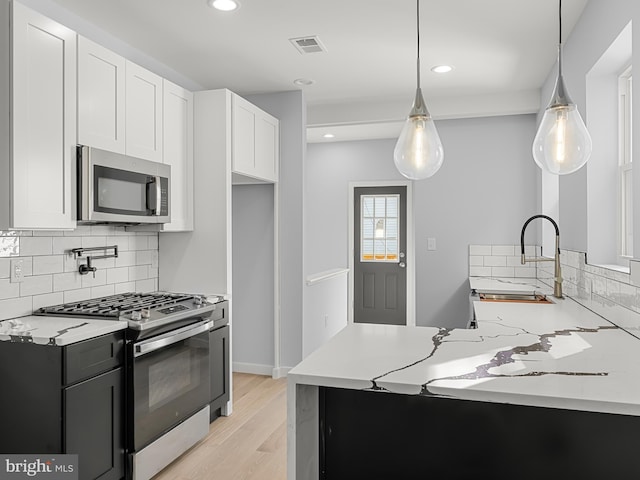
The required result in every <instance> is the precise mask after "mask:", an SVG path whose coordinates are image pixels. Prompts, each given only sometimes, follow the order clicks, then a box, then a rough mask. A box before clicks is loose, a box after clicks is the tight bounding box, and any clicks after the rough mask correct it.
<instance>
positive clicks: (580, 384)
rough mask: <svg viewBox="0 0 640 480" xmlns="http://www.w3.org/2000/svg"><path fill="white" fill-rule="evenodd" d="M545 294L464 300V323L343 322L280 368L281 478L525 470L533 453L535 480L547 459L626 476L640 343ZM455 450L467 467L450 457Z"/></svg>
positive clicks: (639, 425)
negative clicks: (468, 313)
mask: <svg viewBox="0 0 640 480" xmlns="http://www.w3.org/2000/svg"><path fill="white" fill-rule="evenodd" d="M552 300H553V302H554V303H551V304H533V305H531V304H520V303H499V302H476V303H475V304H474V308H475V313H476V318H477V320H478V328H477V329H446V328H437V327H398V326H391V325H372V324H353V325H349V326H348V327H346V328H345V329H344V330H343V331H341V332H340V333H339V334H337V335H336V336H335V337H334V338H333V339H331V340H330V341H329V342H328V343H327V344H325V345H324V346H323V347H321V348H320V349H319V350H317V351H316V352H314V353H312V354H311V355H309V357H307V358H306V359H305V360H304V361H303V362H301V363H300V364H299V365H298V366H296V367H295V368H294V369H292V370H291V371H290V372H289V375H288V472H289V477H288V478H290V479H297V480H302V479H315V478H322V475H321V473H320V472H321V469H322V470H325V469H327V468H329V470H330V473H331V474H327V475H326V478H348V475H351V476H352V477H353V472H354V471H361V472H363V474H364V471H365V470H366V472H367V475H370V474H371V473H372V472H379V473H382V472H387V474H388V473H389V472H391V471H393V470H394V468H397V467H398V463H399V462H400V460H398V459H399V458H400V459H403V461H404V459H408V460H409V461H414V462H418V463H421V464H424V465H425V466H427V465H430V467H429V468H430V471H431V472H432V473H433V474H434V475H436V477H437V476H438V475H442V474H443V473H444V472H445V471H446V472H448V473H449V476H448V477H447V478H467V474H469V475H470V474H471V473H473V472H475V473H486V474H503V475H514V476H515V475H518V476H519V478H535V476H531V477H528V476H527V473H526V471H528V470H530V469H531V465H533V464H539V462H540V461H541V462H542V464H540V468H541V469H542V470H541V472H544V474H543V477H544V478H556V477H554V476H553V474H552V473H551V472H549V471H547V469H548V468H553V469H556V470H558V471H559V470H562V472H563V473H564V474H566V475H568V476H567V477H566V478H598V477H597V475H598V474H599V473H598V472H597V471H596V470H597V469H596V470H594V467H593V465H592V463H594V462H595V463H594V464H595V465H606V467H604V468H605V469H606V472H607V474H613V476H609V478H636V477H637V475H636V474H637V472H638V471H640V465H639V463H638V460H637V459H636V457H637V455H636V454H635V453H634V452H635V451H637V449H634V447H633V445H636V444H637V441H634V440H635V437H637V432H638V431H639V430H638V429H640V382H639V381H638V379H640V348H639V347H640V343H638V342H639V341H638V339H637V338H635V337H633V336H631V335H630V334H628V333H627V332H626V331H624V330H622V329H620V328H618V327H616V326H614V325H613V324H611V323H609V322H608V321H607V320H605V319H603V318H602V317H600V316H598V315H596V314H594V313H593V312H591V311H589V310H587V309H586V308H584V307H582V306H581V305H579V304H578V303H576V302H575V301H573V300H572V299H570V298H565V299H555V298H552ZM372 412H375V414H372ZM420 412H425V414H424V416H422V413H420ZM415 415H419V416H420V418H416V417H415ZM412 419H413V420H412ZM443 419H444V420H443ZM412 423H413V425H412ZM418 425H420V427H419V428H418V430H417V431H416V429H415V428H414V427H415V426H418ZM347 430H348V432H347V433H348V435H347V436H345V437H344V438H342V439H338V440H337V441H336V442H334V439H333V437H338V436H339V435H338V433H343V432H345V431H347ZM354 430H355V431H356V432H355V433H354ZM358 430H359V431H360V433H359V432H357V431H358ZM446 432H449V433H446ZM403 436H407V437H408V438H410V439H411V440H410V442H409V443H407V442H405V441H403V440H402V437H403ZM416 442H417V445H418V447H417V450H415V449H413V447H412V445H414V444H415V443H416ZM334 443H335V445H334ZM362 444H364V445H362ZM349 445H351V447H349ZM380 445H383V447H380ZM537 445H541V447H542V451H539V450H535V451H533V450H532V449H533V448H537V447H536V446H537ZM627 445H628V448H627ZM436 447H437V448H436ZM443 447H446V448H443ZM345 449H347V450H349V449H350V450H351V452H346V453H345V454H344V456H345V458H348V457H351V458H352V460H353V461H352V462H351V467H347V471H346V473H345V475H344V476H341V473H340V472H335V470H333V467H334V466H335V465H337V466H338V467H339V469H340V468H343V467H345V465H343V463H345V460H344V459H343V458H342V457H341V456H340V455H341V454H340V453H339V452H340V451H341V450H342V451H344V450H345ZM391 450H394V452H393V453H390V454H389V455H386V454H385V453H384V452H386V451H391ZM403 450H404V451H405V454H406V455H405V456H404V457H403V454H402V451H403ZM420 452H421V453H420ZM430 452H432V453H430ZM445 452H447V456H446V457H444V458H443V457H442V456H441V455H442V454H443V453H445ZM473 452H476V455H475V456H474V455H472V456H471V457H469V454H470V453H473ZM518 453H519V455H518ZM432 455H435V456H432ZM438 455H440V457H438ZM507 455H508V456H509V458H510V461H509V462H506V463H505V462H504V460H505V458H506V456H507ZM416 457H417V458H416ZM465 457H466V458H472V459H475V460H473V461H474V462H475V463H472V464H468V463H466V462H461V461H457V462H456V461H455V459H456V458H458V459H463V458H465ZM479 457H481V458H482V459H484V460H480V459H479ZM513 457H516V458H513ZM487 458H493V461H487ZM550 458H551V459H552V460H553V461H550ZM581 458H582V459H583V460H584V462H583V465H582V466H581V468H577V469H576V470H575V471H574V470H569V468H570V466H571V468H573V467H576V464H577V463H579V462H580V459H581ZM496 459H497V460H499V461H497V460H496ZM362 460H365V461H368V462H369V463H368V464H367V465H365V466H366V468H364V469H363V470H358V468H360V467H363V465H362V463H363V462H362ZM341 462H342V463H341ZM359 462H360V463H359ZM394 462H395V463H396V465H394ZM432 462H434V463H432ZM483 462H484V463H483ZM625 462H626V463H625ZM376 464H378V465H376ZM327 465H329V467H328V466H327ZM518 465H521V466H522V468H523V469H525V470H526V471H525V470H523V471H519V470H517V469H518ZM378 466H380V467H381V468H380V469H377V468H378ZM616 469H618V470H616ZM620 469H622V470H620ZM407 471H410V469H409V470H405V473H406V472H407ZM583 471H588V472H590V474H592V475H593V476H575V475H580V474H581V473H580V472H583ZM334 472H335V473H334ZM541 472H538V474H540V473H541ZM620 472H624V473H625V474H629V475H635V476H630V477H624V476H623V477H619V476H618V477H616V473H620ZM397 473H398V470H396V474H397ZM571 475H574V476H571ZM401 476H402V475H401ZM401 476H397V477H396V478H401ZM356 477H357V475H356ZM362 478H364V477H362ZM434 478H435V477H434ZM440 478H442V477H440ZM538 478H539V477H538Z"/></svg>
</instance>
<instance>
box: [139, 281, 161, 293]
mask: <svg viewBox="0 0 640 480" xmlns="http://www.w3.org/2000/svg"><path fill="white" fill-rule="evenodd" d="M156 290H158V282H157V280H156V279H155V278H149V279H147V280H138V281H136V292H143V293H147V292H155V291H156Z"/></svg>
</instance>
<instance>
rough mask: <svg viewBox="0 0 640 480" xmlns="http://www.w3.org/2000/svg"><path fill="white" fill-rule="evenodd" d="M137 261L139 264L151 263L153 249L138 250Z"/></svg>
mask: <svg viewBox="0 0 640 480" xmlns="http://www.w3.org/2000/svg"><path fill="white" fill-rule="evenodd" d="M136 263H137V264H138V265H150V264H151V250H139V251H137V252H136Z"/></svg>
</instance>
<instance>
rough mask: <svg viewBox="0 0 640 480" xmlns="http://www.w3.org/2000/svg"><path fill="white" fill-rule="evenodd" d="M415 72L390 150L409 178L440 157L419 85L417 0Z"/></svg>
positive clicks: (420, 175)
mask: <svg viewBox="0 0 640 480" xmlns="http://www.w3.org/2000/svg"><path fill="white" fill-rule="evenodd" d="M416 10H417V33H418V66H417V70H418V75H417V80H418V81H417V89H416V97H415V99H414V101H413V107H412V108H411V111H410V112H409V117H408V118H407V121H406V122H405V124H404V127H402V131H401V132H400V137H399V138H398V142H397V143H396V147H395V148H394V150H393V161H394V163H395V164H396V168H397V169H398V171H399V172H400V173H401V174H402V175H404V176H405V177H407V178H409V179H411V180H422V179H424V178H428V177H430V176H432V175H433V174H434V173H436V172H437V171H438V169H439V168H440V166H441V165H442V160H443V159H444V150H443V149H442V142H441V141H440V136H439V135H438V131H437V130H436V126H435V124H434V122H433V119H432V118H431V114H430V113H429V111H428V110H427V106H426V105H425V103H424V98H422V90H421V89H420V0H416Z"/></svg>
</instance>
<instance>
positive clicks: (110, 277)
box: [107, 267, 129, 284]
mask: <svg viewBox="0 0 640 480" xmlns="http://www.w3.org/2000/svg"><path fill="white" fill-rule="evenodd" d="M128 281H129V267H118V268H110V269H109V270H107V284H111V283H123V282H128Z"/></svg>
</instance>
